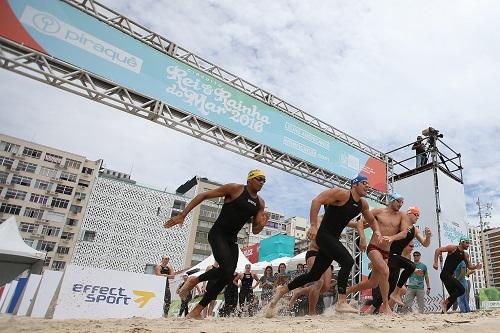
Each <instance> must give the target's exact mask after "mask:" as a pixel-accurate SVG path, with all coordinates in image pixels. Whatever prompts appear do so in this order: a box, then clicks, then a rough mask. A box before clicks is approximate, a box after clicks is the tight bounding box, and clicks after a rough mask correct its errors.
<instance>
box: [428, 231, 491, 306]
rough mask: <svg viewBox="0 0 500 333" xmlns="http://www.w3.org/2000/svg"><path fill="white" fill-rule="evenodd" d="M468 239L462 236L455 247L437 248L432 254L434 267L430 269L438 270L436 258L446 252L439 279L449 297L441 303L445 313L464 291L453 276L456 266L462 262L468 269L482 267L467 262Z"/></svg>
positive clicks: (478, 264)
mask: <svg viewBox="0 0 500 333" xmlns="http://www.w3.org/2000/svg"><path fill="white" fill-rule="evenodd" d="M469 242H470V241H469V237H467V236H463V237H461V238H460V243H458V246H457V245H447V246H443V247H439V248H437V249H436V251H435V252H434V265H432V267H433V268H434V269H435V270H437V269H438V258H441V253H443V252H448V255H447V256H446V260H445V261H444V265H443V269H442V271H441V274H440V275H439V277H440V278H441V281H443V284H444V286H445V287H446V290H447V291H448V294H450V296H449V297H448V298H447V299H445V300H443V301H442V302H441V310H442V311H443V313H446V312H447V311H448V310H449V309H450V307H451V306H452V305H453V303H455V301H456V300H457V298H458V297H460V296H462V295H463V294H464V293H465V289H464V287H463V286H462V284H461V283H460V281H458V280H457V279H456V278H455V277H454V276H453V273H454V272H455V269H456V268H457V266H458V264H460V262H461V261H462V260H463V261H465V265H466V266H467V268H468V269H470V270H473V269H480V268H481V267H482V265H481V263H480V262H479V263H477V264H476V265H472V264H471V263H470V261H469V254H468V253H467V252H465V250H467V249H468V248H469Z"/></svg>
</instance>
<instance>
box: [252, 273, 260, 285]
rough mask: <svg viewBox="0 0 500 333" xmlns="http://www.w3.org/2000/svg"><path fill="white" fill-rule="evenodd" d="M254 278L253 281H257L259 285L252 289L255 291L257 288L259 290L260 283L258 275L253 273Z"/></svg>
mask: <svg viewBox="0 0 500 333" xmlns="http://www.w3.org/2000/svg"><path fill="white" fill-rule="evenodd" d="M252 276H253V279H254V280H255V281H257V283H256V284H255V286H253V287H252V289H255V288H257V287H258V286H259V284H260V281H259V277H258V276H257V274H255V273H252Z"/></svg>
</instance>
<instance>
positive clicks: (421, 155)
mask: <svg viewBox="0 0 500 333" xmlns="http://www.w3.org/2000/svg"><path fill="white" fill-rule="evenodd" d="M423 140H424V139H423V138H422V137H421V136H420V135H419V136H417V141H415V142H414V143H413V146H412V147H411V149H412V150H415V155H416V160H417V162H416V167H417V168H418V167H420V166H422V165H425V164H427V155H426V149H425V144H424V141H423Z"/></svg>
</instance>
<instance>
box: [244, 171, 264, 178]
mask: <svg viewBox="0 0 500 333" xmlns="http://www.w3.org/2000/svg"><path fill="white" fill-rule="evenodd" d="M259 176H264V177H265V176H266V175H265V174H264V172H262V170H259V169H254V170H250V172H249V173H248V177H247V180H250V179H254V178H255V177H259Z"/></svg>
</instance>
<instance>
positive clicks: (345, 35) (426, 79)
mask: <svg viewBox="0 0 500 333" xmlns="http://www.w3.org/2000/svg"><path fill="white" fill-rule="evenodd" d="M101 2H102V3H104V4H106V5H107V6H109V7H110V8H113V9H115V10H117V11H118V12H120V13H122V14H123V15H125V16H128V17H129V18H131V19H133V20H135V21H137V22H139V23H141V24H143V25H145V26H147V27H149V28H150V29H152V30H153V31H156V32H158V33H159V34H161V35H163V36H165V37H166V38H167V39H170V40H172V41H174V42H176V43H177V44H179V45H181V46H183V47H185V48H187V49H189V50H191V51H193V52H194V53H196V54H198V55H199V56H201V57H203V58H205V59H207V60H209V61H212V62H214V63H216V64H218V65H220V66H222V67H223V68H225V69H226V70H229V71H231V72H232V73H235V74H237V75H239V76H241V77H243V78H245V79H247V80H248V81H250V82H252V83H254V84H257V85H258V86H260V87H262V88H264V89H266V90H268V91H271V92H273V93H274V94H275V95H276V96H279V97H281V98H283V99H285V100H286V101H288V102H289V103H291V104H293V105H295V106H297V107H299V108H301V109H303V110H305V111H306V112H308V113H310V114H312V115H314V116H316V117H318V118H320V119H322V120H323V121H326V122H328V123H330V124H332V125H334V126H335V127H337V128H339V129H341V130H343V131H345V132H347V133H349V134H350V135H352V136H354V137H356V138H358V139H360V140H362V141H364V142H366V143H368V144H370V145H371V146H373V147H375V148H377V149H379V150H380V151H383V152H386V151H389V150H392V149H394V148H396V147H399V146H402V145H405V144H407V143H409V142H411V141H413V140H414V139H415V137H416V135H418V134H419V133H420V131H421V130H422V129H423V128H426V127H428V126H432V127H434V128H436V129H439V130H440V131H441V133H443V134H444V141H445V142H446V143H447V144H448V145H449V146H451V147H452V148H454V149H455V150H456V151H458V152H460V153H461V154H462V163H463V166H464V180H465V193H466V200H467V210H468V214H469V215H470V216H471V217H470V218H469V222H471V223H473V224H477V223H478V217H477V208H476V206H475V204H474V203H475V201H476V200H477V197H480V198H481V200H482V201H484V202H491V203H493V206H494V209H493V212H492V213H493V216H494V217H493V221H496V222H493V224H494V225H500V223H499V221H500V195H499V190H498V188H499V178H500V168H499V167H498V165H500V154H499V148H498V143H499V142H500V125H499V124H500V121H499V120H500V110H499V108H500V100H499V98H500V43H498V32H499V31H500V20H498V18H499V17H500V2H498V1H493V0H492V1H456V0H453V1H451V0H450V1H423V0H419V1H352V0H345V1H189V0H187V1H186V0H178V1H175V0H170V1H159V0H154V1H129V2H127V1H122V0H101ZM0 84H1V87H2V89H0V100H1V106H2V107H1V121H0V132H2V133H5V134H8V135H12V136H16V137H20V138H23V139H28V140H32V141H34V142H37V143H41V144H45V145H48V146H53V147H56V148H59V149H63V150H67V151H71V152H74V153H78V154H81V155H84V156H87V158H89V159H99V158H102V159H104V161H105V163H106V166H107V167H108V168H111V169H115V170H120V171H124V172H130V171H132V177H133V178H134V179H135V180H137V181H138V182H141V183H146V184H150V185H153V186H155V187H158V188H167V189H168V190H170V191H173V190H175V189H176V188H177V187H178V186H179V185H180V184H182V183H183V182H185V181H186V180H188V179H189V178H191V177H193V176H194V175H201V176H206V177H208V178H210V179H214V180H217V181H219V182H223V183H226V182H243V181H244V179H245V176H246V173H247V171H248V170H250V169H252V168H255V167H258V168H262V169H264V170H265V171H266V173H267V174H268V182H267V184H266V186H265V187H264V190H263V192H262V196H263V197H264V198H265V199H266V203H267V206H269V207H270V208H271V209H273V210H277V211H281V212H283V213H285V215H287V216H292V215H300V216H307V215H308V210H309V206H310V200H311V199H312V198H313V197H314V196H315V195H316V194H317V193H319V192H320V191H321V190H323V189H324V188H323V187H321V186H319V185H316V184H312V183H309V182H306V181H304V180H301V179H300V178H297V177H295V176H291V175H287V174H285V173H284V172H281V171H279V170H276V169H272V168H269V167H267V166H264V165H262V164H259V163H257V162H255V161H253V160H249V159H246V158H243V157H240V156H239V155H236V154H233V153H230V152H227V151H224V150H221V149H220V148H217V147H215V146H212V145H210V144H208V143H204V142H202V141H198V140H195V139H193V138H191V137H189V136H185V135H182V134H180V133H177V132H175V131H173V130H170V129H167V128H164V127H162V126H159V125H155V124H153V123H150V122H148V121H145V120H142V119H139V118H137V117H134V116H131V115H128V114H125V113H122V112H120V111H116V110H114V109H111V108H108V107H105V106H103V105H100V104H97V103H94V102H90V101H88V100H86V99H83V98H80V97H77V96H75V95H72V94H70V93H66V92H64V91H61V90H58V89H55V88H52V87H50V86H47V85H45V84H42V83H38V82H36V81H32V80H30V79H27V78H24V77H21V76H18V75H15V74H13V73H10V72H8V71H5V70H1V71H0ZM495 142H496V143H495ZM410 154H411V151H410Z"/></svg>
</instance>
